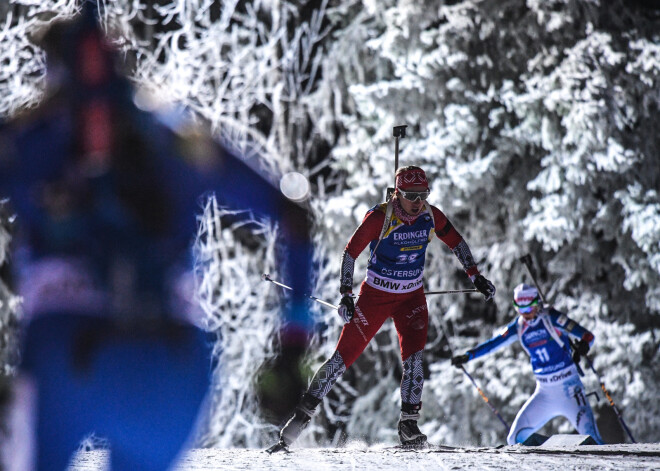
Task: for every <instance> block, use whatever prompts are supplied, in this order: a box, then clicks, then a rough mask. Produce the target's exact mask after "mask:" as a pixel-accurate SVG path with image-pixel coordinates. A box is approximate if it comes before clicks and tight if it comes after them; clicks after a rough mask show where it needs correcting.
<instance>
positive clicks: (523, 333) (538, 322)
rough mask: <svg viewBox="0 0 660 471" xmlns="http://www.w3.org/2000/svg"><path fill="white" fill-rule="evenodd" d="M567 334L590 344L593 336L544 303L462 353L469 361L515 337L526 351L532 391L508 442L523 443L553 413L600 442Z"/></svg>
mask: <svg viewBox="0 0 660 471" xmlns="http://www.w3.org/2000/svg"><path fill="white" fill-rule="evenodd" d="M570 338H575V339H581V340H584V341H586V342H588V343H589V345H590V346H591V345H592V344H593V341H594V336H593V334H592V333H591V332H589V331H588V330H586V329H585V328H584V327H582V326H581V325H579V324H578V323H577V322H575V321H573V320H571V319H570V318H569V317H567V316H566V315H565V314H563V313H561V312H559V311H557V310H555V309H553V308H544V309H543V310H541V311H540V313H539V315H537V316H536V318H534V319H533V320H531V321H529V322H528V321H525V320H524V319H523V318H522V316H520V317H518V318H516V319H514V320H513V321H511V322H510V323H509V324H508V325H507V326H506V327H505V328H504V330H503V331H502V333H501V334H499V335H497V336H496V337H493V338H492V339H490V340H487V341H486V342H483V343H481V344H479V345H477V346H476V347H475V348H473V349H472V350H470V351H468V352H467V354H468V357H469V360H472V359H474V358H479V357H480V356H483V355H486V354H489V353H491V352H494V351H495V350H498V349H500V348H502V347H505V346H507V345H511V344H512V343H514V342H515V341H516V340H519V341H520V344H521V345H522V347H523V349H524V350H525V351H526V352H527V354H528V355H529V358H530V362H531V364H532V370H533V371H534V375H535V376H536V390H535V391H534V394H532V396H531V397H530V398H529V399H528V400H527V402H525V404H524V405H523V407H522V408H521V409H520V411H518V414H517V415H516V418H515V420H514V422H513V425H512V426H511V430H510V431H509V435H508V437H507V442H508V443H509V445H513V444H515V443H522V442H524V441H525V440H526V439H527V438H528V437H529V436H530V435H531V434H532V433H534V432H536V431H537V430H539V429H541V427H543V426H544V425H545V424H546V423H547V422H548V421H550V420H552V419H553V418H554V417H557V416H564V417H566V418H567V419H568V420H569V421H570V422H571V424H572V425H573V427H574V428H575V429H576V430H577V431H578V433H580V434H584V435H591V436H592V437H593V438H594V440H596V442H597V443H599V444H603V443H604V442H603V440H602V438H601V437H600V433H599V432H598V428H597V426H596V421H595V420H594V415H593V412H592V410H591V407H590V406H589V403H588V402H587V398H586V396H585V394H584V387H583V385H582V381H581V380H580V377H579V375H578V371H577V368H576V366H575V363H574V362H573V358H572V355H571V348H570Z"/></svg>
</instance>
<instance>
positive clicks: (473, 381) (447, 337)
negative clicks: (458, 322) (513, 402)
mask: <svg viewBox="0 0 660 471" xmlns="http://www.w3.org/2000/svg"><path fill="white" fill-rule="evenodd" d="M440 328H441V329H442V333H443V334H444V335H445V339H447V346H448V347H449V353H450V354H451V356H452V357H453V356H454V351H453V349H452V348H451V343H450V342H449V335H448V334H447V329H445V320H444V318H442V322H441V324H440ZM461 370H463V373H465V376H467V377H468V378H469V379H470V381H471V382H472V384H473V385H474V387H475V388H477V391H478V392H479V395H480V396H481V398H482V399H483V400H484V402H485V403H486V405H487V406H488V407H489V408H490V410H491V412H492V413H493V414H495V416H496V417H497V418H498V419H499V420H500V422H502V425H504V427H506V429H507V431H508V430H509V424H507V423H506V420H504V419H503V418H502V416H501V415H500V413H499V411H498V410H497V409H496V408H495V406H494V405H492V404H491V403H490V400H489V399H488V396H486V394H485V393H484V392H483V391H482V390H481V388H480V387H479V386H478V385H477V383H476V381H475V380H474V378H473V377H472V376H471V375H470V373H468V372H467V370H466V369H465V366H463V365H461Z"/></svg>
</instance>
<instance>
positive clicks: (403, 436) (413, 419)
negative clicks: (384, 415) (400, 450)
mask: <svg viewBox="0 0 660 471" xmlns="http://www.w3.org/2000/svg"><path fill="white" fill-rule="evenodd" d="M421 408H422V403H421V402H420V403H419V404H408V403H407V402H404V403H402V404H401V417H400V418H399V440H400V441H401V445H402V446H403V447H405V448H425V447H427V446H428V444H427V442H426V435H424V434H423V433H422V432H421V431H420V430H419V427H418V426H417V421H418V420H419V410H420V409H421Z"/></svg>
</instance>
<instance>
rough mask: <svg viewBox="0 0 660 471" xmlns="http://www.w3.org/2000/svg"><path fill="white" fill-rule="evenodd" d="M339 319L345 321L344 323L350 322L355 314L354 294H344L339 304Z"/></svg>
mask: <svg viewBox="0 0 660 471" xmlns="http://www.w3.org/2000/svg"><path fill="white" fill-rule="evenodd" d="M338 312H339V317H341V318H342V319H343V320H344V323H347V322H350V321H351V319H353V314H354V313H355V301H353V294H352V293H344V295H343V296H342V297H341V301H340V302H339V309H338Z"/></svg>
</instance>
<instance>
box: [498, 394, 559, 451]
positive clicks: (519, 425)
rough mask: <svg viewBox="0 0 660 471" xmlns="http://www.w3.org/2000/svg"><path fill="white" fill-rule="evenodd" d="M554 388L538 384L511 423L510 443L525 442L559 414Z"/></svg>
mask: <svg viewBox="0 0 660 471" xmlns="http://www.w3.org/2000/svg"><path fill="white" fill-rule="evenodd" d="M554 389H555V388H540V387H539V384H538V383H537V384H536V390H535V391H534V394H532V396H531V397H530V398H529V399H527V401H526V402H525V404H524V405H523V406H522V408H521V409H520V410H519V411H518V414H516V418H515V419H514V421H513V424H512V425H511V430H509V435H508V436H507V439H506V440H507V443H508V444H509V445H515V444H516V443H522V442H524V441H525V440H527V438H528V437H529V436H530V435H531V434H533V433H534V432H536V431H537V430H539V429H540V428H541V427H543V426H544V425H545V424H546V423H547V422H548V421H549V420H551V419H552V418H553V417H555V416H557V415H558V413H557V411H556V409H555V403H554V401H553V395H554V394H553V393H554V392H555V391H554Z"/></svg>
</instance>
